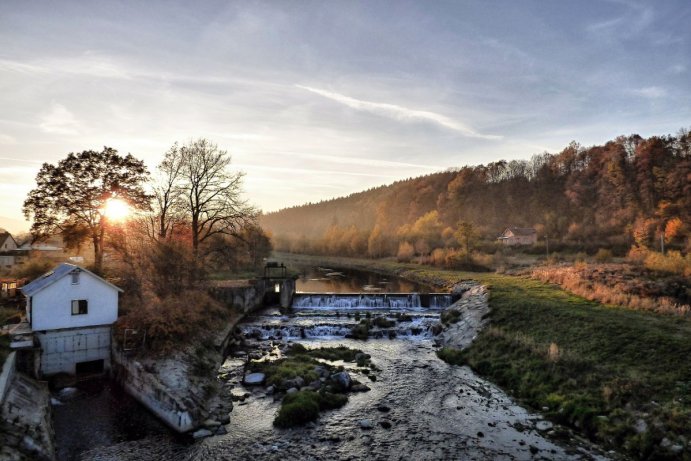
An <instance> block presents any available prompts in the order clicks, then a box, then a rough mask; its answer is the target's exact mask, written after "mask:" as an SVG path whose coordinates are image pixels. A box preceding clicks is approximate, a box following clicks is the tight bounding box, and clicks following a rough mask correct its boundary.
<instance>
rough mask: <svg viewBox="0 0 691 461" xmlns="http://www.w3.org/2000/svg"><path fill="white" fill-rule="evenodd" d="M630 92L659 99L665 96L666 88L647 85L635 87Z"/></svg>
mask: <svg viewBox="0 0 691 461" xmlns="http://www.w3.org/2000/svg"><path fill="white" fill-rule="evenodd" d="M632 92H633V93H634V94H637V95H638V96H643V97H644V98H648V99H659V98H664V97H665V96H667V90H665V89H664V88H661V87H659V86H647V87H645V88H638V89H635V90H633V91H632Z"/></svg>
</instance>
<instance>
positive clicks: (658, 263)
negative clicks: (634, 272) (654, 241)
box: [643, 251, 691, 276]
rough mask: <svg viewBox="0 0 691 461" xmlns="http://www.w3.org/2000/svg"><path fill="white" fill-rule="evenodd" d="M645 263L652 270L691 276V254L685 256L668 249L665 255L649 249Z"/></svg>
mask: <svg viewBox="0 0 691 461" xmlns="http://www.w3.org/2000/svg"><path fill="white" fill-rule="evenodd" d="M643 264H644V265H645V267H646V268H648V269H650V270H652V271H656V272H667V273H670V274H679V275H685V276H691V255H686V257H683V256H682V255H681V253H680V252H678V251H668V252H667V254H664V255H663V254H662V253H657V252H655V251H649V252H648V254H647V255H646V257H645V260H644V261H643Z"/></svg>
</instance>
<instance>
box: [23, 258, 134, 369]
mask: <svg viewBox="0 0 691 461" xmlns="http://www.w3.org/2000/svg"><path fill="white" fill-rule="evenodd" d="M21 290H22V292H23V293H24V295H25V296H26V298H27V303H26V316H27V321H28V323H29V326H30V328H31V331H33V334H34V337H35V338H36V339H37V340H38V342H39V344H40V348H41V360H40V370H39V374H40V375H53V374H56V373H68V374H77V373H89V372H100V371H104V370H107V369H109V368H110V345H111V329H112V324H113V323H114V322H115V321H116V320H117V318H118V295H119V293H120V292H122V290H121V289H120V288H118V287H116V286H115V285H112V284H111V283H109V282H107V281H105V280H103V279H102V278H101V277H99V276H97V275H96V274H93V273H92V272H89V271H88V270H86V269H83V268H81V267H78V266H75V265H73V264H67V263H65V264H61V265H59V266H58V267H56V268H55V269H54V270H53V271H51V272H48V273H47V274H45V275H43V276H42V277H40V278H38V279H36V280H33V281H32V282H31V283H29V284H27V285H25V286H24V287H22V289H21Z"/></svg>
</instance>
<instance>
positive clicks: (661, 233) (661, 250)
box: [660, 232, 665, 255]
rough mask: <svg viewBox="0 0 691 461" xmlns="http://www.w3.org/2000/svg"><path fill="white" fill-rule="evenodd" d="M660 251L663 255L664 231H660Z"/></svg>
mask: <svg viewBox="0 0 691 461" xmlns="http://www.w3.org/2000/svg"><path fill="white" fill-rule="evenodd" d="M660 252H662V254H663V255H664V254H665V233H664V232H660Z"/></svg>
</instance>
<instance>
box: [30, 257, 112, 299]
mask: <svg viewBox="0 0 691 461" xmlns="http://www.w3.org/2000/svg"><path fill="white" fill-rule="evenodd" d="M75 270H78V271H80V272H87V273H89V274H91V275H93V276H94V277H96V278H97V279H98V280H100V281H101V282H103V283H105V284H107V285H110V286H111V287H113V288H115V289H116V290H118V291H120V292H122V288H118V287H116V286H115V285H113V284H112V283H110V282H108V281H106V280H103V279H102V278H101V277H99V276H98V275H96V274H94V273H93V272H91V271H88V270H86V269H84V268H83V267H79V266H75V265H74V264H68V263H62V264H60V265H59V266H58V267H56V268H55V269H53V270H52V271H50V272H46V273H45V274H43V275H42V276H40V277H39V278H37V279H35V280H32V281H31V283H28V284H26V285H24V286H23V287H22V288H21V290H22V293H24V295H25V296H33V295H35V294H36V293H38V292H39V291H41V290H43V289H44V288H46V287H48V286H50V285H52V284H54V283H55V282H57V281H58V280H60V279H61V278H63V277H65V276H67V275H68V274H71V273H72V272H73V271H75Z"/></svg>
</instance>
